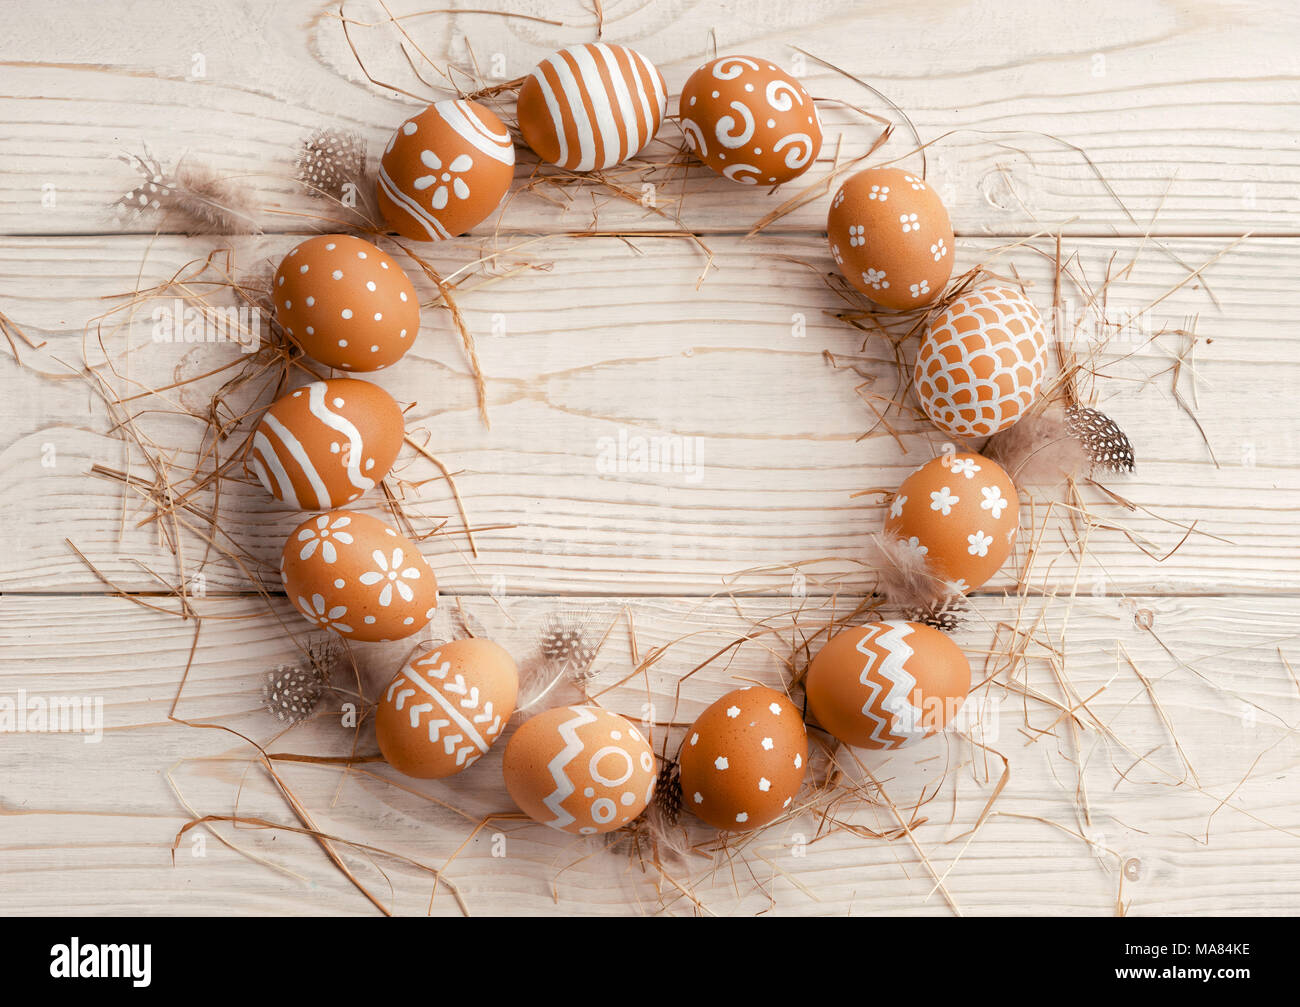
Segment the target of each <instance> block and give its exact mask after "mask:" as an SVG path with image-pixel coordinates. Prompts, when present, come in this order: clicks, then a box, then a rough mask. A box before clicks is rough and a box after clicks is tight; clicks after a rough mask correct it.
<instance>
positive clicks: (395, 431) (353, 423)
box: [248, 378, 405, 510]
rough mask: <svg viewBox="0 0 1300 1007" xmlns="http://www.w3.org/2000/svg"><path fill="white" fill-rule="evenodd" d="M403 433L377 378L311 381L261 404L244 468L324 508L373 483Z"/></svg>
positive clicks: (297, 501)
mask: <svg viewBox="0 0 1300 1007" xmlns="http://www.w3.org/2000/svg"><path fill="white" fill-rule="evenodd" d="M404 436H405V425H404V423H403V421H402V410H401V407H400V406H398V404H397V403H396V402H395V401H393V397H392V396H391V395H389V394H388V393H387V392H386V391H384V390H383V389H382V388H380V387H379V386H378V385H372V384H370V382H368V381H354V380H352V379H350V378H334V379H332V380H329V381H314V382H312V383H311V384H309V385H305V386H304V387H302V388H298V389H296V390H294V391H292V392H290V393H289V394H288V395H285V396H283V397H281V398H279V399H276V400H275V402H273V403H272V404H271V406H270V408H269V409H267V411H266V413H265V414H264V415H263V416H262V419H261V422H259V423H258V424H257V428H256V429H255V430H254V431H253V443H252V448H251V450H250V451H249V453H248V468H249V470H250V471H251V472H252V473H253V474H254V475H256V476H257V478H258V481H259V482H261V484H262V485H263V486H265V487H266V491H267V492H268V493H270V494H271V496H273V497H275V498H276V499H277V500H283V501H284V502H285V503H287V504H290V505H292V506H293V507H296V508H297V509H298V510H329V509H331V508H333V507H338V506H341V505H342V504H345V503H351V502H352V501H353V500H356V499H357V498H358V497H360V496H361V494H363V493H365V492H366V491H367V490H370V489H373V488H374V487H375V484H376V483H377V482H378V481H379V480H381V479H383V478H384V476H386V475H387V474H388V470H389V469H391V468H392V467H393V462H394V461H395V460H396V459H397V452H398V451H399V450H400V449H401V447H402V438H403V437H404Z"/></svg>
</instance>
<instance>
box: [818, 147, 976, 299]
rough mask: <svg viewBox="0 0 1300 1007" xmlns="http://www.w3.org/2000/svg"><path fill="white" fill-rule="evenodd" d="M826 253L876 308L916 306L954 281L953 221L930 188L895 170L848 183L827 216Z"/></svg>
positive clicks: (871, 172) (876, 172)
mask: <svg viewBox="0 0 1300 1007" xmlns="http://www.w3.org/2000/svg"><path fill="white" fill-rule="evenodd" d="M826 233H827V237H828V239H829V241H830V245H831V255H832V256H833V257H834V259H835V264H836V265H837V266H839V267H840V272H842V273H843V274H844V278H845V279H846V280H848V281H849V283H851V284H852V285H853V286H855V287H856V288H857V289H858V290H860V291H862V293H864V294H866V295H867V296H868V297H869V298H871V299H872V300H873V301H875V302H876V303H877V304H882V305H884V306H885V307H887V308H917V307H921V306H922V305H926V304H929V303H930V302H931V301H933V300H935V299H936V298H937V297H938V296H939V295H940V294H941V293H942V292H943V287H944V284H946V283H947V282H948V277H949V276H951V275H952V247H953V234H952V223H951V222H950V221H949V219H948V211H947V209H946V208H945V207H944V205H943V201H942V200H941V199H940V198H939V194H938V193H937V192H935V191H934V189H933V187H931V186H930V185H929V184H928V183H926V182H925V180H924V179H922V178H921V177H920V176H919V175H914V174H913V173H911V172H910V171H903V170H902V169H901V168H869V169H867V170H866V171H860V172H858V173H857V174H856V175H853V176H851V177H850V178H848V179H847V180H846V181H845V182H844V184H843V185H841V186H840V188H839V191H837V192H836V193H835V196H834V198H832V199H831V209H830V213H829V215H828V216H827V218H826Z"/></svg>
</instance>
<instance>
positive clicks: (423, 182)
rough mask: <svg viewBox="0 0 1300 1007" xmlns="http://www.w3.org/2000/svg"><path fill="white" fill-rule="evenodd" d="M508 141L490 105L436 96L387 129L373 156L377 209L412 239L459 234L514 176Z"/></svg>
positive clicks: (491, 206)
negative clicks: (379, 156)
mask: <svg viewBox="0 0 1300 1007" xmlns="http://www.w3.org/2000/svg"><path fill="white" fill-rule="evenodd" d="M514 167H515V147H514V144H513V143H512V142H511V140H510V133H509V132H508V131H507V130H506V127H505V125H504V124H503V123H502V122H501V120H500V119H498V118H497V117H496V116H495V115H494V114H493V113H492V111H491V110H490V109H487V108H484V107H483V106H482V105H480V104H478V103H477V102H473V101H465V100H463V99H460V100H453V101H440V102H436V103H435V104H433V105H430V106H429V107H428V108H426V109H425V110H424V111H423V112H421V113H420V114H419V115H416V116H413V117H412V118H410V119H407V120H406V122H404V123H402V125H400V126H399V127H398V128H397V131H396V132H394V133H393V136H392V139H390V140H389V141H388V146H387V147H386V148H385V150H384V156H383V158H382V159H381V161H380V166H379V180H378V182H377V183H376V184H377V186H378V191H379V210H380V212H381V213H382V214H383V215H384V219H385V220H386V221H388V225H389V226H390V227H391V228H392V229H393V230H395V231H396V232H397V233H398V234H400V235H402V236H403V237H406V238H410V239H412V240H413V241H437V240H440V239H442V238H451V237H455V236H456V235H458V234H464V233H465V232H466V231H468V230H469V229H470V228H472V227H474V226H475V225H476V224H479V223H481V222H482V221H484V220H486V219H487V218H488V217H490V216H491V215H492V212H493V211H494V210H495V209H496V208H497V207H498V206H499V205H500V203H501V200H502V199H503V198H504V197H505V194H506V192H507V191H509V189H510V181H511V179H512V178H514V173H515V172H514Z"/></svg>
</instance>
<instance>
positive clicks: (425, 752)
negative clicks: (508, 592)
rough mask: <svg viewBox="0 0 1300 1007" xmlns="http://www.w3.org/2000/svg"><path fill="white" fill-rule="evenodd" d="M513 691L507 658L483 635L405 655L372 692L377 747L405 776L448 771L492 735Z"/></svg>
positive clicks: (515, 673) (462, 765) (474, 757)
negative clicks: (376, 699) (388, 679)
mask: <svg viewBox="0 0 1300 1007" xmlns="http://www.w3.org/2000/svg"><path fill="white" fill-rule="evenodd" d="M518 693H519V670H518V668H517V667H516V666H515V662H514V659H513V658H512V657H511V656H510V655H509V654H507V653H506V652H505V650H504V649H503V648H501V647H499V646H497V645H496V644H495V643H493V642H492V641H491V640H476V639H469V640H453V641H451V642H450V643H444V644H441V645H439V646H438V647H435V648H434V649H433V650H432V651H429V652H428V653H426V654H424V655H423V656H421V657H415V658H412V659H411V661H410V662H408V663H407V665H406V666H405V667H404V668H402V670H401V671H399V672H398V673H397V674H396V675H394V676H393V680H392V681H391V682H389V683H388V687H387V688H386V689H384V692H383V695H381V696H380V697H379V707H378V709H377V710H376V712H375V735H376V737H377V738H378V740H379V750H380V751H381V752H383V753H384V758H385V759H386V760H387V761H388V764H389V765H390V766H392V767H393V768H394V769H396V770H397V771H398V772H400V773H405V774H406V775H407V776H414V777H417V778H418V779H422V780H431V779H439V778H441V777H444V776H452V775H454V774H455V773H459V772H461V771H462V770H465V769H468V768H469V767H470V766H472V765H473V764H474V763H475V762H477V761H478V760H479V759H480V758H481V757H482V756H483V755H484V754H485V753H486V752H487V750H488V749H489V748H490V747H491V746H492V742H494V741H496V739H497V736H498V735H499V734H500V733H501V728H502V727H504V726H505V723H506V721H508V720H509V719H510V715H511V714H512V713H514V712H515V698H516V696H517V695H518Z"/></svg>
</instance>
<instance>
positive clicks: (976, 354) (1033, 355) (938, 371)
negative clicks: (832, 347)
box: [915, 286, 1047, 437]
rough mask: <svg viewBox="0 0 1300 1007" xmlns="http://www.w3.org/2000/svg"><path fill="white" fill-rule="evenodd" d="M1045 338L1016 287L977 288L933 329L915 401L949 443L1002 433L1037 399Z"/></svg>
mask: <svg viewBox="0 0 1300 1007" xmlns="http://www.w3.org/2000/svg"><path fill="white" fill-rule="evenodd" d="M1046 371H1047V337H1046V336H1045V335H1044V333H1043V319H1042V316H1040V315H1039V314H1038V309H1037V308H1036V307H1034V303H1033V302H1032V301H1031V300H1030V299H1029V298H1028V297H1026V296H1025V295H1024V294H1022V293H1021V292H1020V291H1019V290H1016V289H1015V288H1014V287H999V286H989V287H979V288H978V289H976V290H972V291H970V292H969V293H966V294H963V295H962V296H961V297H959V298H957V299H956V300H955V301H953V302H952V303H951V304H949V305H948V307H946V308H945V309H944V310H943V311H941V312H940V313H939V314H938V315H936V316H935V317H934V318H933V319H932V320H931V321H930V327H929V329H928V330H927V331H926V335H925V339H924V340H922V342H921V350H920V352H919V353H918V354H917V357H916V375H915V377H916V394H917V397H918V398H919V399H920V400H921V406H922V408H923V409H925V413H926V415H927V416H929V417H930V419H931V421H932V422H933V423H934V425H935V426H937V427H938V428H939V429H940V430H942V431H944V432H945V433H947V434H950V435H951V436H953V437H988V436H989V435H990V434H995V433H997V432H998V431H999V430H1005V429H1006V428H1007V427H1009V426H1011V425H1012V424H1013V423H1015V422H1016V420H1018V419H1020V417H1021V416H1023V415H1024V413H1025V412H1026V410H1028V409H1029V407H1030V406H1032V405H1033V404H1034V400H1035V399H1037V398H1038V392H1039V389H1040V388H1041V387H1042V384H1043V375H1044V374H1045V373H1046Z"/></svg>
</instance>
